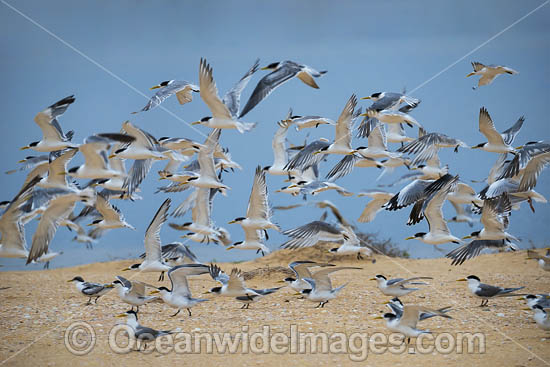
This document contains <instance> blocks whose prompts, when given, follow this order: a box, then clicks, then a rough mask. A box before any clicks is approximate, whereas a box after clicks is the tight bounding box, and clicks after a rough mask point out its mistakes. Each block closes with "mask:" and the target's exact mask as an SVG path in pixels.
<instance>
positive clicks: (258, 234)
mask: <svg viewBox="0 0 550 367" xmlns="http://www.w3.org/2000/svg"><path fill="white" fill-rule="evenodd" d="M243 231H244V241H239V242H235V243H234V244H233V245H231V246H229V247H227V248H226V250H232V249H239V250H256V253H258V252H261V253H262V256H265V254H269V253H270V252H271V250H270V249H269V248H268V247H267V246H266V245H265V244H264V243H263V239H264V232H263V231H261V230H258V229H254V228H252V227H243Z"/></svg>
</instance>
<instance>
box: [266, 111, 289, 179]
mask: <svg viewBox="0 0 550 367" xmlns="http://www.w3.org/2000/svg"><path fill="white" fill-rule="evenodd" d="M277 124H278V125H279V128H278V129H277V131H276V132H275V135H274V136H273V141H272V143H271V147H272V148H273V164H272V165H271V166H267V167H265V168H264V170H266V171H267V173H269V174H272V175H285V176H286V175H288V174H289V173H291V171H288V170H287V169H285V166H286V164H287V163H288V152H287V150H286V147H285V145H286V135H287V133H288V128H289V127H290V125H292V122H286V121H279V122H278V123H277Z"/></svg>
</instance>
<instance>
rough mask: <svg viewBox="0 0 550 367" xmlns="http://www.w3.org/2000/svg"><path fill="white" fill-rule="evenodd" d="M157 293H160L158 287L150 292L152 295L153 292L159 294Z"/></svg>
mask: <svg viewBox="0 0 550 367" xmlns="http://www.w3.org/2000/svg"><path fill="white" fill-rule="evenodd" d="M157 293H160V292H159V290H158V289H155V290H152V291H151V292H149V295H150V296H152V295H153V294H157Z"/></svg>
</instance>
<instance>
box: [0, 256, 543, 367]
mask: <svg viewBox="0 0 550 367" xmlns="http://www.w3.org/2000/svg"><path fill="white" fill-rule="evenodd" d="M316 251H317V252H318V253H317V254H316V253H315V252H316ZM319 254H322V256H323V258H322V260H323V261H333V263H335V264H338V265H347V266H360V267H362V268H363V269H362V270H346V271H342V272H338V273H335V274H334V275H333V276H332V279H333V284H334V285H340V284H344V283H346V282H349V284H348V286H347V287H346V288H345V289H344V290H343V292H342V293H341V296H340V297H339V298H337V299H335V300H332V301H330V302H329V303H328V304H327V305H326V306H325V308H323V309H315V308H314V307H315V304H314V303H311V302H308V301H307V300H302V299H298V297H297V296H296V295H294V292H293V291H292V290H290V289H289V288H288V287H285V288H283V289H281V290H280V291H279V292H277V293H275V294H274V295H271V296H269V297H266V298H264V299H263V300H261V301H260V302H258V303H254V304H252V305H251V306H250V309H249V310H241V309H239V307H240V306H241V304H240V303H237V302H236V301H234V300H233V299H228V298H214V297H212V296H210V295H208V296H206V295H205V296H204V297H206V298H210V299H211V300H210V301H209V302H205V303H203V304H201V305H199V306H197V307H195V308H194V309H193V316H192V317H189V316H188V315H187V312H185V311H182V312H181V313H180V314H179V315H178V316H176V317H174V318H171V317H170V315H171V314H173V313H174V310H173V309H170V308H168V307H167V306H165V305H164V304H162V303H151V304H148V305H146V306H144V307H142V309H141V310H140V313H139V317H140V320H139V321H140V323H141V324H143V325H146V326H150V327H154V328H156V329H163V330H166V329H175V328H180V329H181V331H183V332H200V333H207V332H212V333H213V332H218V333H219V332H233V333H236V332H242V331H243V330H246V332H248V333H249V334H252V333H254V332H256V331H263V329H262V327H263V326H264V325H267V326H270V328H271V329H270V330H271V333H281V332H282V333H285V334H286V335H288V336H289V337H290V333H291V332H292V329H291V325H294V326H293V327H294V328H295V329H297V330H298V331H299V332H302V333H309V332H314V333H318V332H326V333H335V332H343V333H345V335H347V336H350V335H351V334H352V333H366V334H368V336H372V335H373V334H375V333H384V334H389V331H388V330H387V329H386V328H385V326H384V321H383V320H376V319H374V317H375V316H377V315H380V314H381V313H382V312H386V307H385V306H384V305H383V302H385V301H386V300H387V297H385V296H383V295H382V294H381V293H380V292H379V291H378V289H377V288H376V287H375V282H374V281H369V280H368V279H369V278H371V277H372V276H373V275H376V274H385V275H388V276H392V277H398V276H399V277H411V276H419V275H422V276H432V277H434V280H433V281H431V282H430V286H425V287H423V289H422V290H420V291H418V292H416V293H413V294H411V295H409V296H406V297H403V298H402V300H403V302H404V303H405V304H409V303H411V304H422V305H425V306H428V307H431V308H438V307H443V306H452V307H453V310H452V311H451V313H450V314H451V315H452V316H453V319H451V320H448V319H441V318H433V319H430V320H426V321H425V322H423V323H422V324H421V325H420V327H421V328H423V329H429V330H431V331H432V332H433V333H434V334H433V335H434V337H437V336H438V335H442V333H458V332H460V333H466V332H469V333H477V332H480V333H483V334H484V336H485V352H484V353H472V354H468V353H466V352H465V351H464V352H463V353H457V352H456V350H453V351H451V352H449V353H448V354H441V353H435V352H433V353H432V352H429V353H427V354H424V353H421V352H420V351H419V350H417V351H416V353H409V350H408V349H407V350H405V351H404V352H403V353H401V354H394V353H391V352H390V351H386V352H385V353H383V354H375V353H374V352H372V351H371V352H369V354H368V355H367V358H366V361H364V362H362V363H360V364H356V365H376V366H382V365H388V366H399V365H403V366H413V365H420V364H424V365H438V366H442V365H445V366H455V365H460V366H471V365H493V366H494V365H502V366H541V365H544V364H545V363H549V362H550V334H549V333H548V332H544V331H542V330H541V329H539V328H538V327H537V326H536V325H535V324H534V322H533V320H532V316H531V314H532V313H531V312H530V311H524V310H522V308H524V303H523V302H522V301H518V300H516V297H511V298H502V299H497V300H492V301H490V303H489V304H490V307H488V308H484V309H482V308H479V307H478V305H479V300H478V299H476V298H474V297H472V296H471V295H470V293H469V292H468V291H467V289H466V286H465V284H464V283H462V282H456V279H458V278H461V277H464V276H467V275H469V274H476V275H478V276H479V277H480V278H481V279H482V281H484V282H487V283H490V284H501V285H507V286H520V285H525V286H526V291H527V292H529V293H535V292H549V291H550V282H549V280H550V274H549V273H547V272H544V271H542V270H541V269H539V268H538V267H537V266H536V264H535V262H534V261H531V260H526V259H525V257H526V256H525V253H524V252H517V253H503V254H496V255H483V256H480V257H479V258H476V259H474V260H471V261H468V262H466V263H465V264H464V265H463V266H461V267H451V266H450V265H449V263H450V261H449V260H448V259H424V260H409V259H390V258H385V257H377V261H376V263H373V262H372V261H371V260H362V261H359V260H355V259H354V258H353V257H348V258H341V259H338V258H334V257H333V256H332V254H328V253H325V251H324V250H314V249H309V250H306V251H302V252H290V251H278V252H276V253H274V254H271V255H269V256H267V257H265V258H262V259H259V260H256V261H252V262H246V263H240V264H220V266H221V267H222V269H225V270H230V269H231V268H232V267H234V266H237V267H239V268H240V269H242V270H243V271H247V272H250V271H253V270H255V269H261V270H257V271H254V272H252V273H249V274H248V276H247V278H250V279H248V280H247V284H248V285H249V286H252V287H271V286H277V285H278V283H277V281H278V280H280V279H282V278H284V277H285V276H286V273H285V271H284V267H286V265H287V264H288V262H289V260H300V259H307V258H311V257H313V256H314V255H319ZM320 260H321V259H320ZM133 262H134V261H132V260H128V261H118V262H109V263H96V264H90V265H85V266H78V267H73V268H64V269H55V270H50V271H36V272H4V273H1V274H2V275H1V282H0V288H2V290H1V291H0V292H1V296H2V312H1V313H0V320H1V330H2V338H1V339H0V361H3V360H6V363H5V365H7V366H12V365H13V366H16V365H17V366H19V365H40V366H54V365H56V366H57V365H61V366H66V365H70V364H73V365H74V364H75V363H76V364H78V365H79V366H86V365H90V366H97V365H112V366H127V365H132V364H136V363H140V364H142V365H152V364H154V363H158V364H162V365H173V364H175V363H179V364H182V363H185V365H195V366H196V365H199V363H206V364H205V365H219V364H223V365H228V366H233V365H235V366H242V365H253V366H254V365H258V366H260V365H288V366H297V365H300V366H319V365H331V366H338V365H350V364H353V363H354V362H353V361H352V358H355V357H353V356H351V358H350V354H353V353H340V354H338V353H334V352H338V348H336V345H335V344H333V345H331V346H332V347H334V348H335V349H336V350H333V352H332V353H331V352H330V351H329V353H322V350H318V351H317V352H316V353H300V351H299V350H298V352H297V353H291V351H287V352H286V353H276V352H275V351H273V350H271V351H270V352H269V353H268V354H263V353H261V354H255V353H252V351H250V352H249V353H246V354H243V353H240V352H238V353H235V354H230V353H218V352H217V351H216V350H215V348H214V352H213V353H212V354H208V353H207V352H206V350H205V349H206V348H203V351H202V353H200V354H186V353H184V354H178V353H175V352H171V353H168V354H166V355H163V354H161V353H160V352H158V351H153V352H151V353H140V352H131V353H129V354H116V353H115V352H113V351H112V350H111V349H110V348H109V345H108V336H109V332H110V329H111V328H112V327H113V326H114V325H115V324H116V323H119V322H121V320H123V319H119V318H114V317H113V316H114V315H116V314H118V313H120V312H124V311H125V310H127V309H128V307H127V305H126V304H124V303H122V302H121V301H120V300H119V298H118V296H117V295H116V294H115V292H111V293H110V294H108V295H106V296H104V297H102V298H101V299H100V300H99V302H98V304H97V305H92V306H86V305H84V303H85V301H86V299H85V298H83V297H82V296H80V295H78V294H77V293H76V291H75V289H74V285H72V284H69V283H67V282H66V281H67V280H68V279H71V278H72V277H74V276H76V275H80V276H82V277H83V278H84V279H85V280H90V281H97V282H109V281H112V280H113V279H114V276H115V275H117V274H123V273H121V269H122V268H123V267H125V266H128V265H129V264H132V263H133ZM126 275H128V273H126ZM132 275H133V276H135V277H136V279H140V280H143V281H145V282H148V283H152V284H155V285H157V284H159V282H157V277H158V274H137V273H134V274H132ZM164 285H167V286H169V281H168V280H166V281H165V282H164ZM279 285H280V284H279ZM214 286H216V285H215V283H214V282H213V281H212V280H211V279H210V278H209V277H208V276H207V275H203V276H200V277H197V278H196V279H193V280H191V288H192V291H193V294H194V296H200V294H201V293H203V292H205V291H207V290H208V289H210V288H211V287H214ZM6 287H9V288H6ZM77 321H85V322H86V323H88V324H89V325H91V326H92V327H93V329H94V330H95V333H96V344H95V347H94V348H93V349H92V350H91V351H90V353H88V354H86V355H84V356H75V355H73V354H71V353H69V351H68V350H67V348H66V347H65V344H64V335H65V334H64V333H65V329H66V328H67V326H68V325H70V324H71V323H74V322H77ZM243 327H244V329H243ZM246 327H247V328H246ZM356 335H361V334H356ZM366 340H368V339H366ZM360 341H361V339H359V337H358V339H356V340H355V342H356V344H355V345H356V346H357V345H360V344H359V342H360ZM430 343H432V344H430ZM365 345H366V343H365ZM430 345H433V342H427V346H428V347H429V346H430ZM257 346H260V344H258V345H257ZM241 348H244V347H243V346H241ZM240 350H242V349H240ZM411 351H412V350H411ZM347 352H350V350H349V349H348V350H347ZM355 355H356V356H359V355H360V353H359V352H357V353H355Z"/></svg>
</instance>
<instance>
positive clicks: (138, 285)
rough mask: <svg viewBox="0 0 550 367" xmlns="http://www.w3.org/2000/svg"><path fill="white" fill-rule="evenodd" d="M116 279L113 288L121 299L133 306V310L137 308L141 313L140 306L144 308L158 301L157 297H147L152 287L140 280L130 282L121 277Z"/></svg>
mask: <svg viewBox="0 0 550 367" xmlns="http://www.w3.org/2000/svg"><path fill="white" fill-rule="evenodd" d="M116 278H117V279H116V280H115V281H114V282H113V286H114V287H115V288H116V289H117V291H118V295H119V297H120V299H121V300H122V301H123V302H125V303H128V304H129V305H131V306H132V310H133V309H134V306H135V307H136V308H137V311H138V312H139V306H143V305H144V304H146V303H148V302H151V301H153V300H156V299H157V297H156V296H147V295H145V291H146V288H147V287H152V286H150V285H148V284H146V283H143V282H140V281H138V280H132V281H131V282H130V281H129V280H127V279H126V278H124V277H121V276H119V275H117V276H116ZM152 288H154V287H152Z"/></svg>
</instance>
